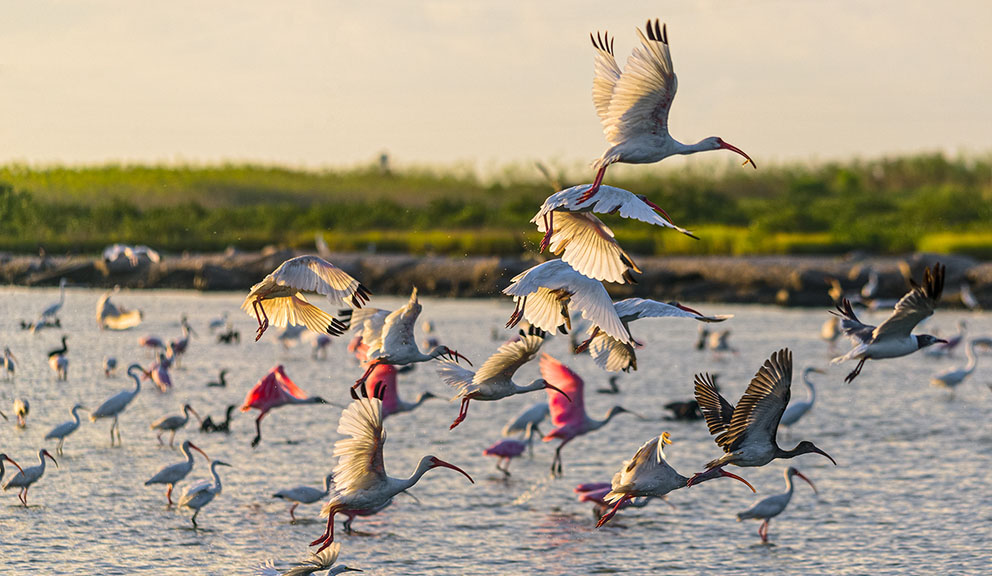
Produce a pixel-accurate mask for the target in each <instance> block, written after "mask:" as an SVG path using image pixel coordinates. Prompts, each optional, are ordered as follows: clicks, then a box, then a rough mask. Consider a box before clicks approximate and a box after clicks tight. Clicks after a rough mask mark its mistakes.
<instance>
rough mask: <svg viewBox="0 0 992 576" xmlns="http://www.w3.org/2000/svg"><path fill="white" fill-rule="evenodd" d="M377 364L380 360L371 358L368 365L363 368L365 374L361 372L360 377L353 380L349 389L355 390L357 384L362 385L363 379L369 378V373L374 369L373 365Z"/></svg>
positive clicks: (363, 383)
mask: <svg viewBox="0 0 992 576" xmlns="http://www.w3.org/2000/svg"><path fill="white" fill-rule="evenodd" d="M379 364H381V362H379V361H378V360H373V361H372V362H369V367H368V368H366V369H365V374H362V377H361V378H359V379H358V380H356V381H355V385H354V386H352V387H351V389H352V390H355V389H356V388H358V387H359V386H364V385H365V381H366V380H368V378H369V375H370V374H372V371H373V370H375V367H376V366H378V365H379Z"/></svg>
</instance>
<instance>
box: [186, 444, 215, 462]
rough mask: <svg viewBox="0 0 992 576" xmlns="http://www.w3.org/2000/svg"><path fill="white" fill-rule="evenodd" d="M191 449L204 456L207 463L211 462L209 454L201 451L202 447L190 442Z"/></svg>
mask: <svg viewBox="0 0 992 576" xmlns="http://www.w3.org/2000/svg"><path fill="white" fill-rule="evenodd" d="M189 447H190V448H192V449H193V450H196V451H197V452H199V453H200V454H203V457H204V458H206V459H207V462H210V456H207V453H206V452H204V451H203V450H200V447H199V446H197V445H196V444H193V443H192V442H190V443H189Z"/></svg>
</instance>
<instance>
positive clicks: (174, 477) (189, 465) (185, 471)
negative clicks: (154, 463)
mask: <svg viewBox="0 0 992 576" xmlns="http://www.w3.org/2000/svg"><path fill="white" fill-rule="evenodd" d="M181 450H182V453H183V455H184V456H185V457H186V459H185V460H183V461H182V462H176V463H175V464H169V465H168V466H163V467H162V468H159V470H158V472H156V473H155V475H154V476H152V477H151V478H149V479H148V480H147V481H145V486H151V485H152V484H166V485H168V489H167V490H166V492H165V498H166V500H168V501H169V506H172V487H173V486H174V485H176V484H178V483H179V482H181V481H182V480H183V479H184V478H186V476H187V475H189V473H190V472H191V471H192V470H193V453H192V452H190V450H196V451H197V452H199V453H200V454H203V457H204V458H206V459H207V462H209V461H210V456H207V453H206V452H204V451H203V450H200V448H199V447H198V446H197V445H195V444H193V443H192V442H190V441H189V440H184V441H183V444H182V448H181Z"/></svg>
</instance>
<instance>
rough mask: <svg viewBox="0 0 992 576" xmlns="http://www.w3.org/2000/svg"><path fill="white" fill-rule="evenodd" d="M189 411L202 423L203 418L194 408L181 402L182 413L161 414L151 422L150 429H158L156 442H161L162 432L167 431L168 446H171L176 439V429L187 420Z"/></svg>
mask: <svg viewBox="0 0 992 576" xmlns="http://www.w3.org/2000/svg"><path fill="white" fill-rule="evenodd" d="M190 412H192V413H193V414H194V415H195V416H196V419H197V420H200V424H203V420H202V419H201V418H200V415H199V414H197V412H196V410H193V407H192V406H190V405H189V404H183V413H182V414H181V415H180V414H173V415H171V416H163V417H161V418H159V419H158V420H156V421H154V422H152V424H151V429H152V430H157V431H158V443H159V444H160V445H161V444H162V443H163V442H162V434H165V433H166V432H169V447H170V448H171V447H172V446H173V445H174V444H173V442H174V441H175V439H176V431H177V430H179V429H180V428H182V427H183V426H185V425H186V423H187V422H189V413H190Z"/></svg>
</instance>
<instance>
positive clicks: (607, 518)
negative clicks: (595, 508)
mask: <svg viewBox="0 0 992 576" xmlns="http://www.w3.org/2000/svg"><path fill="white" fill-rule="evenodd" d="M630 498H631V497H630V496H629V495H624V497H623V498H620V500H618V501H617V503H616V505H615V506H613V509H612V510H610V511H609V512H607V513H606V514H603V517H602V518H600V519H599V522H597V523H596V528H599V527H601V526H602V525H603V524H606V523H607V522H609V521H610V520H611V519H612V518H613V517H614V516H616V513H617V510H619V509H620V506H622V505H623V503H624V502H626V501H627V500H630Z"/></svg>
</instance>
